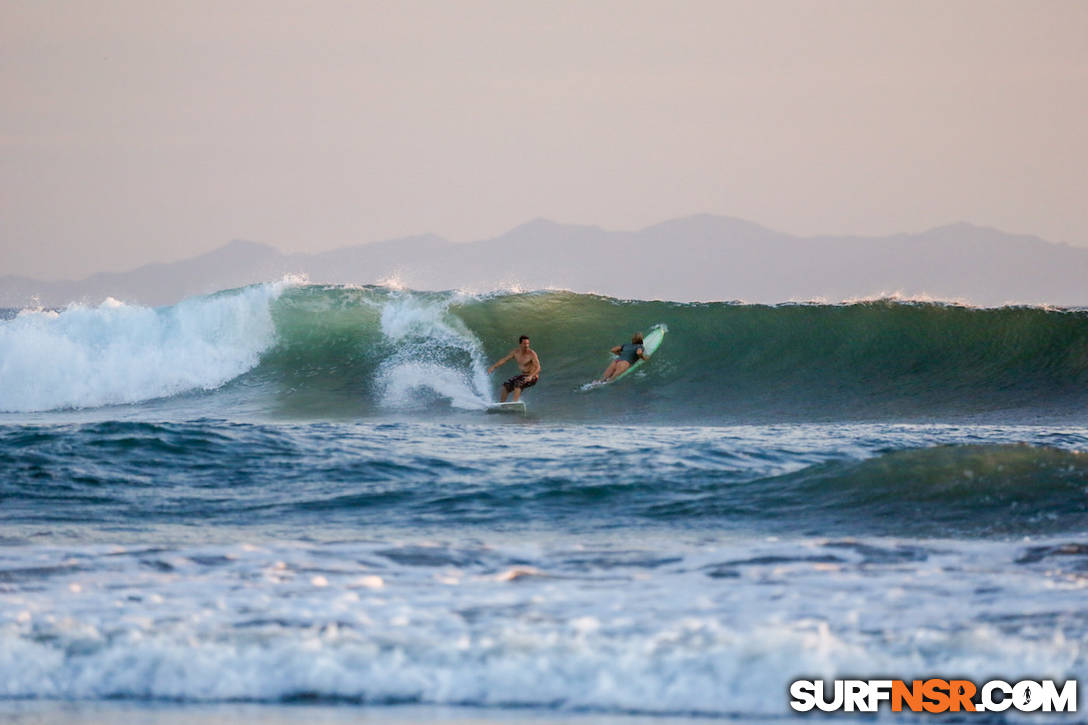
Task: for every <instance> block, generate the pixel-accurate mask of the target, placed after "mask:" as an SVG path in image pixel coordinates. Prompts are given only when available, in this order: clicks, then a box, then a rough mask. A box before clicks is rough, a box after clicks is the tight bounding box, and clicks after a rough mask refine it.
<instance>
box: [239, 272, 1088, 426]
mask: <svg viewBox="0 0 1088 725" xmlns="http://www.w3.org/2000/svg"><path fill="white" fill-rule="evenodd" d="M272 312H273V319H274V321H275V325H276V333H277V340H278V342H277V344H276V345H275V346H274V347H273V348H272V349H271V350H270V351H269V352H267V353H266V354H265V355H264V357H263V358H262V361H261V364H260V365H259V366H258V368H257V369H256V370H254V371H252V372H251V373H249V374H247V375H246V376H244V377H243V378H242V379H240V380H238V381H235V383H234V385H233V386H232V387H233V388H234V389H237V390H242V389H248V390H253V391H254V392H257V391H260V393H261V394H262V395H264V396H266V397H267V402H268V404H269V405H270V406H271V407H272V408H273V409H276V410H280V411H282V412H286V413H292V414H298V413H302V414H314V415H333V416H335V415H368V414H377V413H381V412H396V411H408V412H411V413H412V414H413V415H419V414H424V415H429V414H437V415H442V414H447V413H449V412H450V411H460V410H464V411H474V410H478V409H480V408H483V407H485V406H486V405H487V404H488V403H490V402H492V401H493V400H494V399H495V398H496V390H497V388H498V385H499V384H500V383H501V382H502V380H504V379H506V378H507V377H510V376H512V375H514V374H515V373H516V372H517V370H516V368H515V366H514V364H513V363H508V364H507V365H506V366H504V367H503V368H502V369H500V370H498V371H496V373H495V374H494V375H493V376H490V377H489V376H488V375H487V373H486V369H487V367H488V365H490V364H491V363H492V362H494V361H496V360H498V359H499V358H501V357H502V356H504V355H505V354H506V353H508V352H509V351H510V350H512V349H513V348H514V347H516V346H517V340H518V337H519V336H520V335H522V334H525V335H529V336H530V338H531V344H532V347H533V349H534V350H535V351H536V352H537V353H538V355H539V357H540V360H541V364H542V367H543V372H542V375H541V379H540V383H539V384H538V385H537V386H536V387H534V388H532V389H531V390H529V391H527V392H526V393H525V400H526V401H527V402H528V403H529V405H530V409H531V410H532V411H533V412H534V414H538V415H541V416H548V417H550V418H553V419H555V420H580V421H596V422H632V421H642V422H647V421H648V422H662V423H665V422H667V423H676V422H689V423H744V422H766V421H808V420H815V421H819V420H903V419H918V418H933V417H950V416H952V417H955V416H977V415H980V414H981V415H985V414H998V415H1005V416H1008V415H1012V416H1014V418H1021V417H1022V418H1028V419H1030V418H1031V417H1032V416H1038V415H1046V416H1051V417H1053V416H1063V417H1066V418H1075V419H1084V418H1085V417H1088V415H1086V414H1085V411H1086V410H1088V406H1086V402H1088V392H1086V391H1088V314H1086V313H1085V312H1081V311H1056V310H1048V309H1041V308H1026V307H1007V308H998V309H978V308H970V307H961V306H951V305H943V304H934V303H900V302H892V301H876V302H860V303H856V304H841V305H818V304H790V305H778V306H764V305H744V304H731V303H695V304H687V303H685V304H681V303H672V302H660V301H626V300H617V299H612V298H607V297H600V296H595V295H585V294H574V293H570V292H533V293H516V294H515V293H510V294H492V295H485V296H472V295H468V294H458V293H449V292H446V293H423V292H411V291H396V290H389V289H386V288H378V287H364V288H342V287H324V286H306V287H298V288H294V289H291V290H288V291H287V292H285V293H284V294H283V295H282V296H281V297H280V298H279V299H277V300H276V301H275V302H274V303H273V309H272ZM660 324H664V325H667V326H668V329H669V334H668V335H667V337H666V339H665V341H664V343H663V344H662V346H661V348H660V349H659V350H658V351H657V354H656V355H654V359H653V361H652V362H651V363H650V364H647V365H644V366H642V367H641V369H640V370H639V371H637V373H636V374H633V375H631V376H629V377H628V378H627V379H625V380H623V381H621V382H620V383H618V384H616V385H611V386H606V387H604V388H600V389H597V390H590V391H583V390H582V389H581V388H582V386H583V385H584V384H585V383H586V382H589V381H591V380H593V379H594V378H596V377H598V376H599V375H600V374H601V372H602V371H603V370H604V368H605V367H606V366H607V364H608V362H609V359H610V358H609V354H608V350H609V349H610V348H611V347H612V346H614V345H617V344H620V343H623V342H626V341H628V340H630V337H631V335H632V334H633V333H634V332H639V331H641V332H643V333H646V332H648V331H649V330H650V329H651V328H652V327H653V326H655V325H660Z"/></svg>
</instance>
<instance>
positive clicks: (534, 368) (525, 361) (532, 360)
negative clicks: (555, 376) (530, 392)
mask: <svg viewBox="0 0 1088 725" xmlns="http://www.w3.org/2000/svg"><path fill="white" fill-rule="evenodd" d="M510 358H514V360H517V363H518V367H519V368H521V374H520V375H515V376H514V377H512V378H510V379H509V380H507V381H506V382H505V383H503V384H502V394H501V395H500V396H499V402H501V403H505V402H506V396H507V395H509V394H510V393H511V392H513V393H514V401H515V402H517V401H518V400H519V399H520V398H521V391H522V390H525V389H526V388H531V387H533V386H534V385H536V381H537V380H539V379H540V358H538V357H537V356H536V353H535V352H534V351H533V350H532V349H531V348H530V347H529V336H528V335H522V336H521V337H519V338H518V346H517V347H515V348H514V349H513V350H511V351H510V354H509V355H507V356H506V357H504V358H503V359H502V360H499V361H498V362H497V363H495V364H494V365H492V366H491V367H489V368H488V369H487V374H488V375H490V374H491V373H493V372H494V371H495V368H497V367H499V366H500V365H503V364H505V363H506V362H508V361H509V360H510Z"/></svg>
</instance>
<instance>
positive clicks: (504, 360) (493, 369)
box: [487, 350, 514, 374]
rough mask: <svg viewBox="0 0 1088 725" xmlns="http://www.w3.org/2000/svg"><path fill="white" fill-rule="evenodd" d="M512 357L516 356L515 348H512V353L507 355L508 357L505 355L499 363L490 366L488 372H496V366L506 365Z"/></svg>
mask: <svg viewBox="0 0 1088 725" xmlns="http://www.w3.org/2000/svg"><path fill="white" fill-rule="evenodd" d="M512 357H514V351H513V350H511V351H510V354H509V355H507V356H506V357H504V358H503V359H502V360H499V361H498V362H497V363H495V364H494V365H492V366H491V367H489V368H488V369H487V372H488V374H490V373H493V372H495V368H497V367H499V366H500V365H505V364H506V363H507V362H509V361H510V358H512Z"/></svg>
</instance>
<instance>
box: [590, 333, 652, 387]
mask: <svg viewBox="0 0 1088 725" xmlns="http://www.w3.org/2000/svg"><path fill="white" fill-rule="evenodd" d="M609 352H611V353H612V354H613V355H617V356H618V357H617V358H616V359H615V360H613V361H612V362H611V363H609V365H608V367H607V368H605V371H604V374H603V375H601V379H600V380H599V381H598V382H601V383H610V382H612V379H613V378H615V377H616V376H617V375H620V374H622V373H623V371H624V370H626V369H627V368H629V367H631V366H632V365H634V364H635V361H636V360H638V359H639V358H642V359H643V360H649V359H650V356H649V355H647V354H646V350H645V349H644V348H643V347H642V333H641V332H636V333H635V334H634V335H632V336H631V342H628V343H624V344H623V345H616V346H615V347H614V348H612V349H611V350H610V351H609Z"/></svg>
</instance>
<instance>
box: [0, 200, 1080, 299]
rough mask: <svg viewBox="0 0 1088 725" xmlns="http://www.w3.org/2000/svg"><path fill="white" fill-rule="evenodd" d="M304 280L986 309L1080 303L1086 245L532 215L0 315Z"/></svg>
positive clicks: (117, 288) (20, 295) (104, 291)
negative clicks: (467, 232)
mask: <svg viewBox="0 0 1088 725" xmlns="http://www.w3.org/2000/svg"><path fill="white" fill-rule="evenodd" d="M289 274H290V275H303V276H305V277H307V278H308V279H309V280H310V281H311V282H315V283H355V284H373V283H390V282H393V283H395V284H398V285H401V286H404V287H407V288H412V289H432V290H439V289H464V290H468V291H475V292H482V291H489V290H494V289H507V288H514V289H525V290H531V289H554V288H561V289H569V290H573V291H576V292H596V293H600V294H606V295H611V296H615V297H622V298H638V299H663V300H674V301H683V302H687V301H711V300H743V301H747V302H761V303H777V302H785V301H808V300H823V301H828V302H838V301H842V300H848V299H856V298H872V297H885V296H892V295H900V296H905V297H912V298H917V297H923V298H930V299H939V300H953V301H965V302H970V303H972V304H976V305H983V306H996V305H1001V304H1008V303H1018V304H1053V305H1059V306H1084V305H1086V304H1088V248H1082V247H1073V246H1070V245H1066V244H1055V243H1051V242H1048V241H1045V240H1043V239H1040V238H1038V237H1034V236H1027V235H1016V234H1008V233H1005V232H1002V231H999V230H996V229H991V228H987V227H981V226H975V225H972V224H967V223H958V224H952V225H948V226H942V227H938V228H935V229H930V230H928V231H925V232H922V233H917V234H896V235H893V236H884V237H834V236H816V237H799V236H794V235H790V234H785V233H782V232H776V231H773V230H770V229H767V228H765V227H762V226H760V225H758V224H754V223H752V222H748V221H744V220H741V219H735V218H731V217H723V216H713V215H697V216H691V217H685V218H682V219H674V220H671V221H666V222H663V223H661V224H656V225H654V226H651V227H648V228H646V229H642V230H639V231H608V230H604V229H601V228H599V227H594V226H580V225H570V224H558V223H555V222H551V221H547V220H543V219H540V220H535V221H531V222H529V223H527V224H523V225H521V226H519V227H516V228H514V229H512V230H510V231H508V232H506V233H505V234H503V235H501V236H499V237H496V238H493V239H487V240H483V241H477V242H469V243H454V242H450V241H448V240H445V239H443V238H441V237H437V236H434V235H429V234H428V235H420V236H413V237H405V238H401V239H393V240H389V241H384V242H375V243H370V244H361V245H355V246H350V247H344V248H341V249H337V250H334V251H330V252H323V253H319V254H284V253H282V252H280V251H279V250H278V249H276V248H275V247H272V246H270V245H268V244H262V243H256V242H247V241H241V240H235V241H233V242H230V243H229V244H227V245H225V246H223V247H221V248H219V249H216V250H215V251H212V252H209V253H207V254H203V255H200V256H197V257H193V258H191V259H187V260H183V261H179V262H174V263H170V264H149V265H146V266H143V267H139V268H137V269H133V270H131V271H128V272H121V273H115V274H97V275H94V276H91V277H88V278H86V279H82V280H77V281H40V280H33V279H28V278H25V277H16V276H4V277H0V307H24V306H44V307H57V306H62V305H65V304H67V303H69V302H73V301H79V302H84V303H90V304H95V303H97V302H99V301H101V300H102V299H104V298H105V297H114V298H116V299H120V300H123V301H125V302H130V303H141V304H148V305H163V304H171V303H174V302H176V301H178V300H180V299H182V298H184V297H187V296H191V295H196V294H206V293H210V292H215V291H217V290H222V289H229V288H233V287H239V286H243V285H247V284H252V283H255V282H262V281H269V280H276V279H280V278H282V277H283V276H284V275H289Z"/></svg>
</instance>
